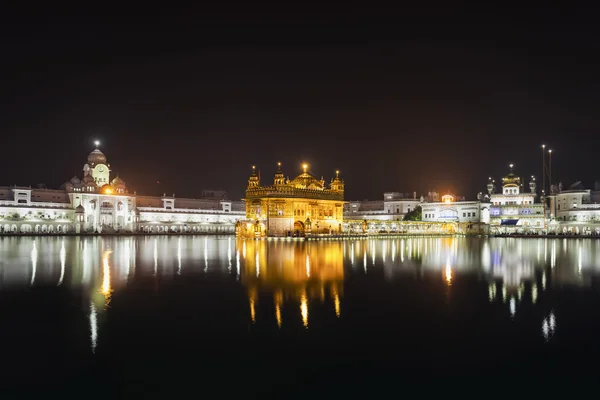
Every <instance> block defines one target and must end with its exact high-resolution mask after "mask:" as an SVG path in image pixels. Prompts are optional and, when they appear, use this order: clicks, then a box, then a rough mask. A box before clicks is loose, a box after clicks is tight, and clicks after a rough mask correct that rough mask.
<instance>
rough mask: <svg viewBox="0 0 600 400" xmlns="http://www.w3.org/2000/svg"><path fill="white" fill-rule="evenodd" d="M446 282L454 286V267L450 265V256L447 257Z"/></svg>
mask: <svg viewBox="0 0 600 400" xmlns="http://www.w3.org/2000/svg"><path fill="white" fill-rule="evenodd" d="M446 283H447V284H448V286H452V267H451V266H450V257H448V258H447V259H446Z"/></svg>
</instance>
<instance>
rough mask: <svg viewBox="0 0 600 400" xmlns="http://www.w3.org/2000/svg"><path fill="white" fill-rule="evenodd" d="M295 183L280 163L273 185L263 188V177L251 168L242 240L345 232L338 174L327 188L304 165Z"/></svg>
mask: <svg viewBox="0 0 600 400" xmlns="http://www.w3.org/2000/svg"><path fill="white" fill-rule="evenodd" d="M302 169H303V171H302V173H301V174H300V175H298V176H297V177H296V178H294V179H293V180H290V179H289V178H286V177H285V176H284V174H283V171H282V170H281V163H278V164H277V171H276V172H275V176H274V179H273V183H272V184H271V185H265V186H262V185H261V183H260V174H257V173H256V168H255V167H252V174H251V175H250V178H249V179H248V187H247V188H246V198H245V199H244V200H245V202H246V221H240V222H239V223H238V224H237V226H236V233H237V235H238V236H240V237H264V236H295V237H303V236H307V235H315V234H334V233H341V232H342V221H343V212H344V203H345V202H344V181H343V180H342V179H341V178H340V176H339V171H336V175H335V178H333V179H332V180H331V182H330V183H329V185H326V183H325V180H324V179H323V178H321V179H320V180H319V179H317V178H315V177H314V176H313V175H312V174H311V173H310V172H308V165H306V164H304V165H303V166H302Z"/></svg>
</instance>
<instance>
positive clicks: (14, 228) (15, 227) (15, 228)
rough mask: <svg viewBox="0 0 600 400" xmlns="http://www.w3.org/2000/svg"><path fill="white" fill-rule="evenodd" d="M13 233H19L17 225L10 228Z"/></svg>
mask: <svg viewBox="0 0 600 400" xmlns="http://www.w3.org/2000/svg"><path fill="white" fill-rule="evenodd" d="M10 230H11V232H14V233H16V232H17V225H14V224H13V226H11V227H10Z"/></svg>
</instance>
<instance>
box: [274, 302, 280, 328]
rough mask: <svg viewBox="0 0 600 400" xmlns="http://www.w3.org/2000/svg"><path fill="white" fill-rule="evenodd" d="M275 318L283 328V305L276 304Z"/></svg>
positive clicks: (278, 325)
mask: <svg viewBox="0 0 600 400" xmlns="http://www.w3.org/2000/svg"><path fill="white" fill-rule="evenodd" d="M275 318H276V319H277V327H279V328H281V306H280V305H279V304H275Z"/></svg>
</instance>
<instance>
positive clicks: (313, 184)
mask: <svg viewBox="0 0 600 400" xmlns="http://www.w3.org/2000/svg"><path fill="white" fill-rule="evenodd" d="M290 185H292V186H294V187H296V188H301V189H323V183H322V182H321V181H319V180H318V179H317V178H315V177H314V176H312V175H311V174H310V173H308V172H306V171H305V172H303V173H301V174H300V175H298V176H297V177H295V178H294V179H293V180H292V181H291V182H290Z"/></svg>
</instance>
